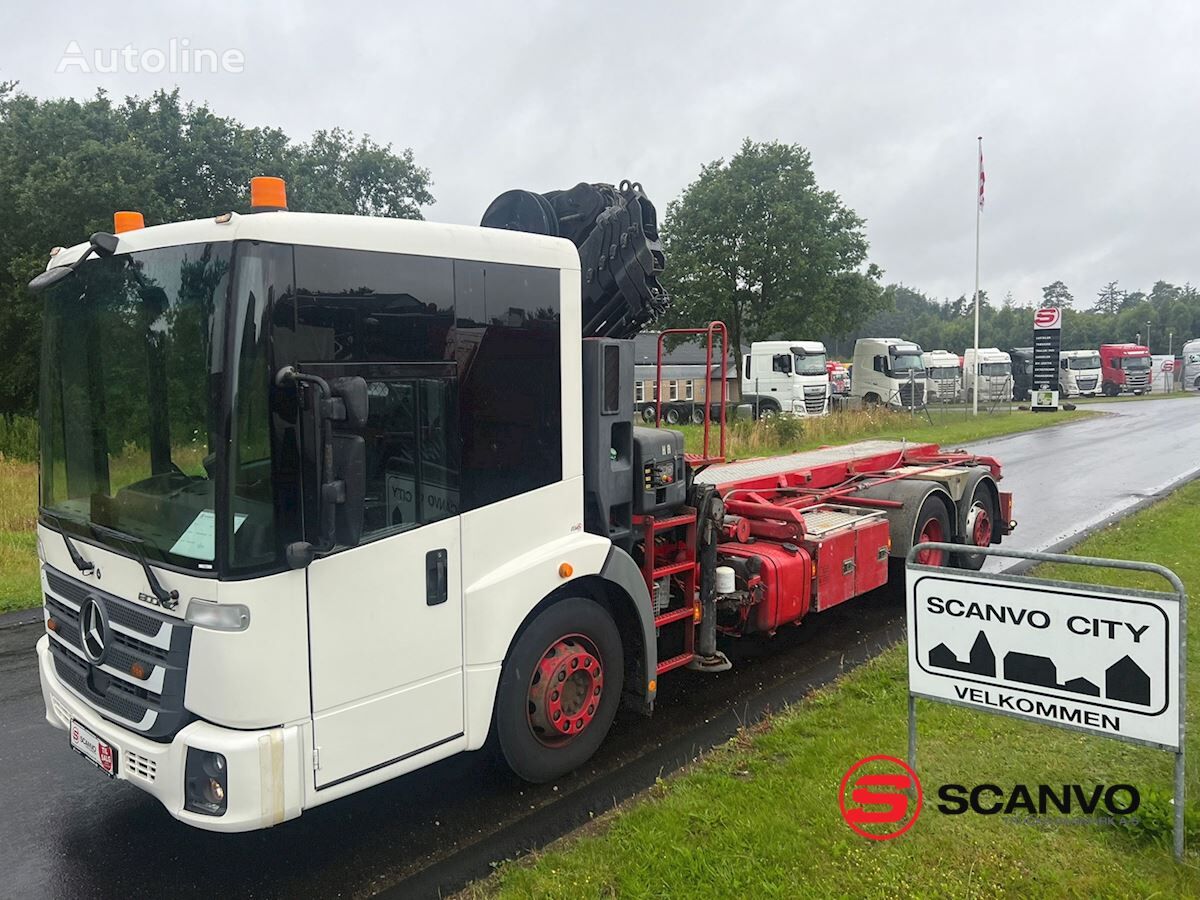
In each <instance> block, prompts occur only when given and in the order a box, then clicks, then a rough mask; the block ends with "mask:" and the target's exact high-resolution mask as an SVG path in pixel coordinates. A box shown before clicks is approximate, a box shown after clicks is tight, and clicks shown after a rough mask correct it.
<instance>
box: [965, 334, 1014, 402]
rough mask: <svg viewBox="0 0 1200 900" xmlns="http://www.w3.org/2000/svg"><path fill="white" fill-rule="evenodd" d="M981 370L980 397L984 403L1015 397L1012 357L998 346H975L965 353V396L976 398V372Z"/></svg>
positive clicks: (968, 398) (971, 400)
mask: <svg viewBox="0 0 1200 900" xmlns="http://www.w3.org/2000/svg"><path fill="white" fill-rule="evenodd" d="M976 367H978V372H979V399H980V401H981V402H984V403H997V402H1007V401H1010V400H1012V398H1013V375H1012V357H1011V356H1009V355H1008V354H1007V353H1005V352H1004V351H1003V350H1001V349H999V348H997V347H980V348H979V352H978V354H976V351H975V348H974V347H968V348H967V349H966V351H965V352H964V353H963V396H964V397H965V398H966V401H967V402H968V403H973V402H974V400H975V372H976Z"/></svg>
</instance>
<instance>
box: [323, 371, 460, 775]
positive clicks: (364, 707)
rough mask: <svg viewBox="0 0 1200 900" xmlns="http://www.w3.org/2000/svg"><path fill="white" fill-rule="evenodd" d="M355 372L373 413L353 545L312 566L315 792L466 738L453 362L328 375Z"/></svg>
mask: <svg viewBox="0 0 1200 900" xmlns="http://www.w3.org/2000/svg"><path fill="white" fill-rule="evenodd" d="M309 368H311V369H312V370H314V371H315V370H320V371H319V373H318V374H321V375H322V376H323V377H325V378H335V377H338V376H340V375H361V376H362V377H363V378H365V379H366V381H367V392H368V397H369V401H370V407H369V416H368V421H367V425H366V428H365V429H364V431H363V436H364V439H365V442H366V448H367V467H366V510H365V516H364V528H363V535H362V539H361V540H360V541H359V543H358V545H357V546H354V547H339V548H336V549H335V551H334V552H332V553H330V554H328V555H326V556H323V557H321V558H319V559H317V560H315V561H314V562H313V563H312V564H311V565H310V566H309V568H308V612H309V630H310V640H309V645H310V663H311V672H312V712H313V732H314V746H315V749H316V751H317V770H316V787H317V789H318V790H320V789H321V788H325V787H329V786H331V785H334V784H337V783H339V782H342V781H345V780H348V779H350V778H353V777H355V776H357V775H363V774H366V773H367V772H370V771H373V770H375V769H378V768H381V767H383V766H386V765H390V764H392V763H396V762H400V761H401V760H404V759H406V758H408V757H410V756H414V755H416V754H418V753H421V752H422V751H424V750H429V749H433V748H434V747H437V746H439V745H440V744H443V743H446V742H447V741H451V740H454V739H455V738H457V737H460V736H461V735H462V733H463V677H464V676H463V651H462V644H463V636H462V585H461V557H460V538H459V518H458V496H459V495H458V439H457V433H456V432H457V424H456V416H455V415H453V412H454V410H456V409H457V401H456V391H457V382H456V378H455V377H454V375H453V372H454V366H453V364H449V365H437V364H429V365H426V364H399V363H397V364H361V365H322V366H313V367H309Z"/></svg>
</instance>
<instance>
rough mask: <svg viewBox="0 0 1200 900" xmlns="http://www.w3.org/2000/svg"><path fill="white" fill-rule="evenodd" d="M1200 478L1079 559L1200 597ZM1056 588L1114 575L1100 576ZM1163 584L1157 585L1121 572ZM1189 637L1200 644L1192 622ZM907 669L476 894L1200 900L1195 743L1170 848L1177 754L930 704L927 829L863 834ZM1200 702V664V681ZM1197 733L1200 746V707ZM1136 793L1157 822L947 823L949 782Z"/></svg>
mask: <svg viewBox="0 0 1200 900" xmlns="http://www.w3.org/2000/svg"><path fill="white" fill-rule="evenodd" d="M1198 533H1200V482H1193V483H1192V484H1191V485H1188V486H1186V487H1184V488H1182V489H1181V490H1179V491H1178V492H1176V494H1175V495H1173V496H1172V497H1171V498H1169V499H1167V500H1166V501H1164V502H1162V503H1159V504H1156V505H1155V506H1153V507H1151V508H1150V509H1147V510H1145V511H1143V512H1141V513H1139V514H1137V515H1135V516H1133V517H1131V518H1129V519H1128V520H1126V521H1124V522H1122V523H1120V524H1118V525H1115V526H1113V527H1111V528H1109V529H1107V530H1105V531H1104V532H1101V533H1100V534H1098V535H1096V536H1094V537H1093V538H1091V539H1089V540H1087V541H1085V542H1084V543H1083V544H1082V545H1081V546H1080V547H1079V548H1078V549H1077V552H1078V553H1080V554H1081V555H1089V556H1111V557H1125V558H1131V559H1143V560H1150V561H1154V562H1159V563H1162V564H1164V565H1166V566H1169V567H1170V568H1172V569H1174V570H1175V571H1176V572H1177V573H1178V574H1179V575H1180V577H1182V578H1183V580H1184V583H1185V584H1187V585H1188V586H1189V587H1190V590H1191V592H1192V594H1193V595H1195V594H1196V593H1197V592H1200V555H1197V554H1196V553H1195V542H1196V535H1197V534H1198ZM1039 574H1043V575H1047V576H1049V577H1070V578H1074V579H1076V580H1088V579H1089V578H1090V579H1097V578H1098V573H1097V572H1096V570H1089V569H1079V568H1078V567H1070V569H1069V570H1063V569H1062V568H1061V567H1044V568H1043V570H1042V571H1041V572H1039ZM1104 579H1105V580H1106V581H1107V582H1108V583H1115V584H1123V585H1129V586H1133V585H1143V584H1144V585H1147V586H1152V587H1156V588H1160V587H1161V583H1156V582H1145V581H1144V580H1143V576H1138V575H1133V574H1124V573H1112V572H1107V573H1105V574H1104ZM1189 631H1190V635H1189V640H1190V641H1191V643H1192V645H1193V647H1195V646H1196V641H1197V639H1198V638H1200V616H1192V617H1191V623H1190V629H1189ZM906 677H907V675H906V656H905V648H904V647H903V646H900V647H896V648H893V649H892V650H890V651H888V652H886V653H884V654H883V655H882V656H880V657H878V658H877V659H875V660H874V661H873V662H871V663H870V664H868V665H867V666H864V667H863V668H861V669H858V670H856V671H855V672H853V673H851V674H849V675H847V676H845V677H843V678H842V679H841V680H840V681H839V682H838V683H836V684H834V685H832V686H830V687H829V688H827V689H824V690H822V691H820V692H818V693H816V694H815V695H813V696H811V697H810V698H809V699H807V700H805V701H803V702H802V703H800V704H798V705H796V706H795V707H793V708H791V709H790V710H788V711H785V712H784V713H783V714H781V715H779V716H777V717H776V718H775V719H774V720H772V721H770V722H769V723H768V724H767V725H765V726H763V727H761V728H759V729H756V730H755V731H754V733H743V734H741V735H739V736H738V737H737V738H735V739H733V740H732V741H730V743H729V744H728V745H726V746H724V747H722V748H720V749H718V750H716V751H714V752H712V753H711V754H710V755H709V756H708V758H707V759H705V760H704V761H702V762H701V763H699V764H697V765H696V766H695V767H693V768H692V769H691V770H690V771H688V772H686V773H685V774H683V775H681V776H679V777H677V778H673V779H670V780H668V781H667V782H662V783H660V784H659V785H658V786H656V787H655V788H654V789H652V790H651V791H650V792H649V794H648V796H645V797H643V798H642V799H641V800H640V801H639V802H636V803H634V804H632V805H630V806H629V807H628V808H627V809H626V810H624V811H622V812H619V813H617V814H615V815H612V816H609V817H606V818H605V819H603V820H601V821H600V822H599V823H598V824H597V825H595V826H593V827H592V828H591V829H590V830H589V831H588V832H587V833H585V834H584V835H582V836H575V837H570V838H567V839H566V840H565V841H564V842H561V843H560V845H558V846H557V847H555V848H552V849H551V850H549V851H548V852H544V853H541V854H539V855H537V856H535V857H533V858H531V859H530V860H527V861H519V862H513V863H507V864H504V865H502V866H501V867H500V869H499V872H498V874H497V875H496V876H494V877H493V878H492V879H490V880H488V881H484V882H481V883H478V884H476V885H473V886H471V887H470V888H468V889H467V892H466V893H467V894H468V895H470V896H475V897H483V896H487V897H491V896H501V897H571V898H578V897H615V896H620V897H660V896H669V897H706V898H707V897H712V896H746V897H751V896H753V897H843V896H867V897H880V898H883V897H896V896H900V897H907V896H921V897H944V896H946V897H948V896H969V895H979V896H989V897H1003V896H1014V897H1023V896H1034V897H1043V896H1053V897H1059V896H1063V897H1098V896H1105V897H1181V896H1200V827H1198V824H1200V823H1198V820H1197V818H1196V817H1195V816H1194V814H1195V813H1196V812H1197V786H1198V783H1200V782H1198V779H1197V775H1196V773H1197V772H1198V771H1200V769H1197V765H1198V764H1200V758H1198V757H1200V754H1197V752H1196V750H1197V747H1198V746H1200V745H1198V744H1197V741H1196V739H1195V738H1192V739H1191V740H1190V741H1189V743H1188V754H1187V755H1188V760H1187V762H1188V771H1189V780H1188V785H1189V788H1188V793H1189V803H1188V810H1187V811H1188V815H1189V828H1188V842H1189V849H1188V852H1187V855H1186V857H1185V860H1184V862H1183V864H1176V863H1175V862H1174V860H1173V859H1172V855H1171V851H1170V822H1171V815H1170V805H1169V802H1168V798H1169V797H1170V792H1171V784H1172V757H1171V755H1170V754H1168V753H1163V752H1161V751H1154V750H1150V749H1147V748H1143V747H1135V746H1132V745H1128V744H1124V743H1119V742H1116V741H1111V740H1104V739H1101V738H1097V737H1091V736H1087V735H1082V734H1079V733H1075V732H1069V731H1063V730H1059V729H1055V728H1051V727H1048V726H1036V725H1031V724H1028V723H1024V722H1019V721H1016V720H1013V719H1006V718H1001V717H998V716H990V715H987V714H984V713H979V712H974V711H968V710H964V709H959V708H956V707H950V706H945V705H941V704H934V703H926V702H924V701H922V702H921V703H920V708H919V717H920V741H921V743H920V748H919V749H920V752H919V774H920V776H921V779H922V783H923V785H924V788H925V796H926V800H925V805H924V808H923V812H922V815H921V818H920V819H919V820H918V821H917V822H916V824H915V826H914V827H913V829H912V830H911V831H909V832H908V833H907V834H905V835H904V836H903V837H901V838H899V839H897V840H892V841H883V842H875V841H868V840H865V839H863V838H860V837H859V836H857V835H855V834H854V833H852V832H851V831H850V830H849V828H848V827H847V826H846V825H845V823H844V822H843V821H842V819H841V816H840V814H839V812H838V807H837V793H838V786H839V783H840V780H841V777H842V775H843V773H844V772H845V771H846V769H847V768H848V767H849V766H850V765H851V764H852V763H853V762H854V761H856V760H858V759H860V758H862V757H864V756H868V755H871V754H877V753H887V754H891V755H893V756H897V757H900V758H903V757H904V753H905V747H906V713H905V709H906V696H907V694H906V684H907V681H906ZM1188 684H1189V688H1188V690H1189V692H1190V695H1191V696H1192V697H1193V698H1195V697H1197V696H1200V694H1198V693H1197V691H1198V690H1200V660H1197V659H1196V657H1195V653H1193V663H1192V665H1191V666H1190V667H1189V673H1188ZM1188 719H1189V722H1188V726H1187V727H1188V732H1189V734H1191V735H1196V734H1197V730H1196V729H1197V727H1198V726H1200V703H1195V702H1194V703H1193V704H1192V707H1191V713H1190V715H1189V716H1188ZM984 782H991V783H995V784H998V785H1009V786H1011V785H1013V784H1016V783H1026V784H1034V785H1036V784H1038V783H1042V782H1044V783H1048V784H1073V783H1078V784H1082V785H1085V786H1088V785H1095V784H1098V783H1104V784H1115V783H1119V782H1124V783H1128V784H1133V785H1135V786H1137V787H1138V789H1139V791H1140V792H1141V795H1142V807H1141V809H1140V810H1139V811H1138V817H1139V819H1140V820H1141V824H1140V825H1139V826H1137V827H1132V828H1128V827H1127V828H1117V827H1111V826H1109V827H1103V826H1098V825H1087V826H1080V825H1074V826H1071V825H1058V826H1053V825H1049V826H1041V827H1032V826H1028V825H1019V824H1013V822H1012V821H1011V820H1010V819H1009V817H1006V816H1003V815H996V816H979V815H974V814H967V815H961V816H946V815H942V814H940V813H938V811H937V810H936V808H935V804H936V802H937V801H936V797H935V796H934V795H935V794H936V789H937V786H939V785H941V784H946V783H960V784H966V785H974V784H980V783H984Z"/></svg>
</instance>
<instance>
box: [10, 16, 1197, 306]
mask: <svg viewBox="0 0 1200 900" xmlns="http://www.w3.org/2000/svg"><path fill="white" fill-rule="evenodd" d="M13 5H14V4H13V2H12V0H9V2H8V3H6V10H5V12H4V14H3V18H4V20H6V21H5V23H4V24H5V28H4V29H3V32H2V36H0V79H17V80H19V81H20V83H21V86H22V88H23V89H24V90H26V91H27V92H29V93H32V94H35V95H38V96H42V97H49V96H62V95H73V96H76V97H85V96H88V95H91V94H92V93H94V91H95V89H96V88H97V87H102V88H104V89H105V90H107V91H108V92H109V93H110V94H111V95H113V96H115V97H120V96H123V95H125V94H128V93H138V94H147V93H149V92H151V91H152V90H154V89H156V88H159V87H168V88H169V87H173V86H175V85H178V86H179V87H180V89H181V90H182V93H183V95H184V97H186V98H188V99H192V100H197V101H205V102H207V103H209V104H210V105H211V106H212V108H213V109H214V110H215V111H217V112H218V113H221V114H225V115H232V116H234V117H236V118H238V119H240V120H242V121H243V122H245V123H246V124H250V125H275V126H280V127H282V128H283V129H284V130H285V131H286V132H287V133H288V134H289V135H291V136H292V137H293V138H297V139H303V138H306V137H307V136H308V135H309V134H310V133H311V132H312V131H313V130H314V129H318V128H327V127H332V126H336V125H340V126H344V127H347V128H350V129H353V130H354V131H357V132H365V133H368V134H370V135H371V136H372V137H373V138H375V139H376V140H378V141H380V142H385V143H386V142H390V143H392V144H394V145H395V146H396V147H406V146H411V147H412V148H413V150H414V152H415V154H416V158H417V160H418V162H419V163H420V164H422V165H424V166H427V167H428V168H430V169H431V170H432V172H433V177H434V182H435V183H434V187H433V192H434V195H435V197H436V198H437V203H436V204H435V205H434V206H432V207H430V208H428V209H427V210H426V211H425V215H426V218H430V219H435V220H441V221H449V222H462V223H472V224H474V223H476V222H478V219H479V215H480V213H481V212H482V211H483V209H484V208H485V207H486V206H487V204H488V202H489V201H490V200H491V199H492V197H494V196H495V195H496V194H498V193H500V192H501V191H503V190H506V189H508V188H512V187H524V188H530V189H534V190H549V189H552V188H562V187H569V186H570V185H572V184H574V183H576V182H577V181H610V182H616V181H619V180H621V179H622V178H630V179H631V180H637V181H641V182H642V184H643V185H644V186H645V188H646V191H647V193H649V195H650V196H651V198H652V199H653V200H654V201H655V202H656V204H657V205H658V206H659V210H660V212H662V211H664V210H665V208H666V205H667V203H668V202H669V201H670V200H672V199H673V198H675V197H676V196H678V194H679V192H680V191H681V190H682V189H683V188H684V187H685V186H686V185H687V184H688V183H689V182H690V181H692V180H693V179H694V178H695V177H696V175H697V174H698V172H699V169H700V166H701V165H702V164H703V163H706V162H709V161H712V160H714V159H717V158H720V157H727V156H729V155H731V154H732V153H733V152H735V151H736V149H737V147H738V145H739V144H740V143H741V140H742V139H743V138H744V137H746V136H749V137H752V138H754V139H755V140H769V139H777V140H781V141H788V142H795V143H799V144H802V145H804V146H805V147H807V148H808V149H809V150H810V151H811V153H812V157H813V163H814V166H815V169H816V173H817V178H818V181H819V182H820V184H821V185H822V186H823V187H826V188H830V189H833V190H835V191H837V192H838V193H839V194H840V195H841V196H842V198H843V199H844V200H845V202H846V203H847V204H848V205H849V206H851V207H852V208H854V209H855V210H856V211H857V212H858V213H859V214H860V215H861V216H863V217H864V218H865V219H866V220H867V232H868V236H869V238H870V242H871V256H872V258H873V259H874V261H875V262H877V263H878V264H879V265H880V266H882V267H883V268H884V269H885V271H886V279H887V280H888V281H898V282H903V283H905V284H908V285H910V286H913V287H916V288H919V289H921V290H923V291H925V292H926V293H929V294H932V295H934V296H937V297H953V296H957V295H959V294H964V293H965V294H969V293H970V292H971V290H972V287H973V279H974V242H975V178H976V142H975V138H976V136H977V135H983V137H984V155H985V159H986V169H987V204H986V207H985V209H984V212H983V238H982V246H983V252H982V284H983V287H984V289H985V290H987V291H988V292H989V294H990V296H991V297H992V298H994V299H995V300H997V301H998V300H1000V299H1001V298H1002V297H1003V296H1004V295H1005V293H1006V292H1008V291H1011V292H1012V293H1013V296H1014V297H1015V298H1016V300H1017V301H1018V302H1032V301H1035V300H1040V298H1041V286H1042V285H1045V284H1048V283H1049V282H1051V281H1053V280H1055V279H1062V280H1063V281H1065V282H1066V283H1067V285H1068V287H1070V289H1071V290H1072V292H1073V293H1074V294H1075V296H1076V305H1077V306H1085V305H1090V304H1091V302H1092V300H1093V299H1094V297H1095V294H1096V291H1097V290H1098V289H1099V288H1100V287H1101V285H1103V284H1104V283H1105V282H1107V281H1110V280H1112V279H1117V280H1119V281H1120V284H1121V286H1122V287H1124V288H1126V289H1130V290H1133V289H1142V290H1149V288H1150V286H1151V284H1152V283H1153V281H1154V280H1155V279H1157V278H1164V279H1167V280H1168V281H1174V282H1177V283H1182V282H1184V281H1187V280H1191V281H1193V282H1197V281H1200V252H1198V250H1200V242H1198V241H1197V225H1196V218H1197V210H1198V209H1200V202H1198V201H1200V179H1198V178H1197V175H1196V168H1197V145H1198V143H1200V120H1198V118H1197V114H1198V113H1200V102H1198V101H1200V52H1198V48H1200V5H1197V4H1189V3H1186V2H1176V3H1132V2H1129V3H1110V4H1100V3H1095V2H1086V3H1083V2H1081V3H1067V2H1054V3H1047V2H1045V0H1042V2H1036V3H1034V2H1029V3H1017V2H1005V3H967V2H950V0H945V2H941V3H932V2H911V0H903V2H894V0H892V2H850V3H834V2H829V0H826V2H822V3H794V4H786V3H757V2H747V0H742V2H739V3H734V4H731V3H728V2H720V3H718V2H689V3H677V4H675V3H649V2H640V3H625V2H617V0H607V2H604V3H588V2H572V3H566V2H563V3H551V2H548V0H524V2H521V3H519V4H517V3H513V4H504V3H497V2H490V3H489V2H472V3H466V2H464V3H457V2H452V0H450V2H428V0H426V2H391V3H385V2H375V3H355V2H349V0H339V2H337V3H327V4H314V3H307V4H306V3H303V2H296V0H290V2H259V3H256V4H254V7H253V9H249V8H243V6H247V7H248V4H247V5H243V4H235V3H219V2H211V0H210V2H206V3H203V4H194V3H193V4H164V3H144V4H143V3H138V2H135V0H129V2H124V3H120V4H118V5H116V6H103V5H101V6H97V5H96V4H95V3H88V4H74V3H57V4H54V5H53V6H47V5H46V4H25V5H24V8H22V9H19V10H14V9H13V8H12V7H13ZM506 7H507V8H506ZM172 38H174V39H176V41H177V42H180V43H179V44H177V46H180V45H182V42H184V41H186V42H187V46H188V47H189V48H191V49H197V48H201V49H213V50H216V51H218V52H221V51H227V50H233V51H237V52H238V53H240V54H241V56H242V57H243V59H244V62H242V63H241V65H240V69H241V71H240V72H238V71H226V72H220V73H217V74H211V73H205V74H191V73H186V72H176V73H171V72H160V73H158V74H151V73H146V72H141V71H139V72H131V71H119V72H116V73H103V72H98V71H92V72H91V73H87V72H84V71H82V68H83V67H82V66H81V65H80V64H79V60H80V59H83V60H84V61H86V62H87V63H88V64H89V66H91V64H92V63H93V62H94V59H95V57H94V54H95V53H96V52H97V51H99V52H101V54H103V55H102V61H104V60H107V59H108V53H109V51H111V50H113V49H119V48H123V47H126V46H127V45H132V47H133V48H134V49H135V50H137V51H139V52H140V53H146V52H147V51H151V50H157V51H160V52H164V51H168V50H169V47H170V44H169V42H170V40H171V39H172ZM72 41H74V42H75V43H76V46H77V48H78V50H79V51H80V55H78V56H70V57H68V60H71V61H70V62H68V63H67V64H66V65H65V66H64V65H63V60H64V53H65V52H66V51H67V50H68V48H69V46H70V42H72ZM147 58H148V59H149V60H150V62H151V67H154V66H155V65H157V64H158V62H159V59H158V58H156V57H153V56H150V57H147ZM231 63H232V64H231V65H230V66H229V68H230V69H236V68H238V67H239V66H238V65H237V62H236V58H231ZM62 68H65V71H58V70H59V69H62ZM93 68H94V67H93ZM123 68H126V67H123ZM68 237H69V236H68Z"/></svg>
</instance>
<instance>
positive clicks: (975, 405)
mask: <svg viewBox="0 0 1200 900" xmlns="http://www.w3.org/2000/svg"><path fill="white" fill-rule="evenodd" d="M978 140H979V173H978V176H977V181H976V192H977V196H976V198H975V376H974V381H975V386H974V387H973V388H972V389H971V414H972V415H976V416H977V415H979V218H980V216H979V214H980V213H981V212H983V203H982V201H983V195H982V194H981V193H979V190H980V189H981V188H982V176H983V135H980V136H979V138H978Z"/></svg>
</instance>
